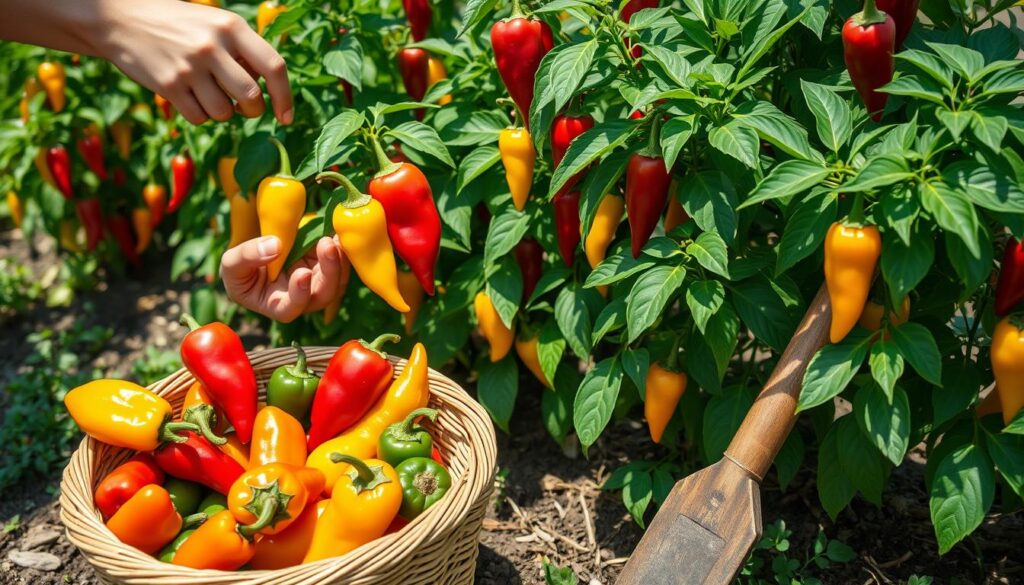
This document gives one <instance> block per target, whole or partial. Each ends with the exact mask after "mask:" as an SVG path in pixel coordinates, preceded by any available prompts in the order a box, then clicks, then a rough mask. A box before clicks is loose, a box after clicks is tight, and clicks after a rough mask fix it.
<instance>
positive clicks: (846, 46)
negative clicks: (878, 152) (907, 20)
mask: <svg viewBox="0 0 1024 585" xmlns="http://www.w3.org/2000/svg"><path fill="white" fill-rule="evenodd" d="M895 48H896V23H895V22H893V19H892V17H891V16H889V15H888V14H886V13H885V12H882V11H881V10H878V8H877V7H876V6H875V0H864V9H863V10H861V11H860V12H858V13H857V14H854V15H853V16H851V17H850V18H849V20H847V21H846V24H845V25H843V56H844V58H845V60H846V68H847V69H848V70H849V71H850V81H852V82H853V86H854V87H855V88H857V93H859V94H860V97H861V99H862V100H864V105H866V106H867V108H868V113H869V114H870V115H871V119H872V120H874V121H876V122H877V121H879V120H881V119H882V111H883V110H885V102H886V100H887V99H888V98H889V95H888V94H885V93H881V92H879V91H877V90H878V88H880V87H882V86H883V85H885V84H887V83H889V82H890V81H892V74H893V71H894V69H895V61H894V59H893V56H892V54H893V51H894V50H895Z"/></svg>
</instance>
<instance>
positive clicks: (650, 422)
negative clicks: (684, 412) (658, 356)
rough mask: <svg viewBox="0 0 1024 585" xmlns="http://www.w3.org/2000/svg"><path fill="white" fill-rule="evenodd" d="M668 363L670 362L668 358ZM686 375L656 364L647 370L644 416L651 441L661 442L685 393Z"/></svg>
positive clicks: (671, 367)
mask: <svg viewBox="0 0 1024 585" xmlns="http://www.w3.org/2000/svg"><path fill="white" fill-rule="evenodd" d="M669 361H672V359H671V358H669ZM686 382H687V378H686V374H685V373H684V372H680V371H676V369H675V368H674V367H673V366H663V365H661V364H659V363H657V362H655V363H653V364H651V366H650V368H648V370H647V382H646V384H645V386H646V388H647V390H646V395H645V398H644V416H645V417H646V418H647V428H648V429H649V430H650V432H651V440H653V441H654V442H655V443H660V442H661V436H662V434H664V432H665V427H667V426H668V421H670V420H672V414H673V413H674V412H675V411H676V406H677V405H678V404H679V399H680V398H682V397H683V393H684V392H686Z"/></svg>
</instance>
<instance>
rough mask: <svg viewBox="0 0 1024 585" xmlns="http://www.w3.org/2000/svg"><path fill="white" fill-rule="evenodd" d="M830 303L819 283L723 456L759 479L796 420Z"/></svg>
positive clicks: (828, 321) (829, 315) (827, 322)
mask: <svg viewBox="0 0 1024 585" xmlns="http://www.w3.org/2000/svg"><path fill="white" fill-rule="evenodd" d="M831 322H832V307H831V305H830V304H829V299H828V291H827V290H826V289H825V286H824V285H822V287H821V288H820V289H818V294H817V295H816V296H815V297H814V300H813V301H811V306H810V307H808V308H807V313H806V314H804V318H803V320H802V321H801V322H800V325H799V326H798V327H797V328H796V332H795V333H794V334H793V338H792V339H791V340H790V341H789V344H788V345H787V346H786V350H785V351H784V352H782V357H781V358H779V363H778V364H776V366H775V369H774V370H773V371H772V375H771V377H769V378H768V382H767V383H766V384H765V385H764V389H763V390H762V391H761V394H760V395H758V397H757V400H756V401H754V405H753V406H751V407H750V411H749V412H747V416H746V417H745V418H744V419H743V424H742V425H741V426H740V429H739V430H738V431H737V432H736V436H735V437H733V438H732V442H731V443H729V448H728V449H726V450H725V456H726V457H728V458H729V459H731V460H732V461H733V462H735V463H736V464H737V465H739V466H740V467H742V468H743V469H745V470H746V471H747V472H748V473H750V475H752V476H753V477H754V479H755V480H757V481H758V482H760V481H761V480H762V479H764V474H765V473H767V472H768V468H769V467H771V465H772V461H774V460H775V455H777V454H778V452H779V449H781V448H782V444H783V443H784V442H785V441H786V437H787V436H788V435H789V431H790V429H792V428H793V423H794V422H796V401H797V398H798V397H799V396H800V388H801V386H802V385H803V380H804V372H805V371H807V364H808V363H810V361H811V358H813V357H814V354H815V353H817V352H818V350H819V349H821V348H822V347H824V345H825V343H826V342H827V341H828V331H829V326H830V324H831Z"/></svg>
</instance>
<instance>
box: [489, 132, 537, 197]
mask: <svg viewBox="0 0 1024 585" xmlns="http://www.w3.org/2000/svg"><path fill="white" fill-rule="evenodd" d="M498 152H499V153H500V154H501V164H502V165H504V167H505V180H506V181H507V182H508V189H509V191H510V192H511V193H512V205H514V206H515V208H516V209H517V210H519V211H522V210H523V209H524V208H525V207H526V201H527V200H528V199H529V198H530V188H531V187H532V186H533V167H534V164H535V162H536V160H537V152H536V151H535V150H534V149H533V139H532V138H531V137H530V133H529V132H528V131H526V130H524V129H523V128H505V129H504V130H502V131H501V132H499V133H498Z"/></svg>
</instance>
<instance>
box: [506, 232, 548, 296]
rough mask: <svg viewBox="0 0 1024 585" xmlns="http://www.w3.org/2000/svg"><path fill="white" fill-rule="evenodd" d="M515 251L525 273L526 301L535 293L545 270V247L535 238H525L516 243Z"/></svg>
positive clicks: (520, 266) (524, 288)
mask: <svg viewBox="0 0 1024 585" xmlns="http://www.w3.org/2000/svg"><path fill="white" fill-rule="evenodd" d="M513 253H514V254H515V256H516V264H518V265H519V271H520V272H521V273H522V274H523V302H526V301H528V300H529V299H530V296H531V295H533V291H534V289H536V288H537V283H538V282H540V276H541V273H542V272H544V248H542V247H541V245H540V244H539V243H538V242H537V240H535V239H533V238H523V239H522V240H520V241H519V243H518V244H516V247H515V249H514V250H513Z"/></svg>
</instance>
